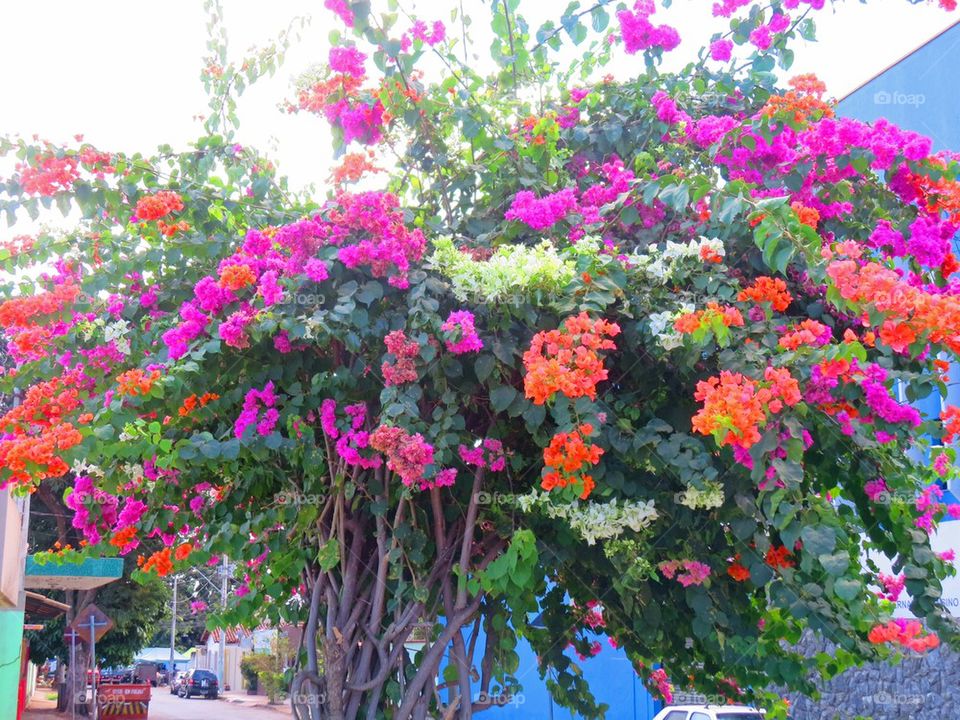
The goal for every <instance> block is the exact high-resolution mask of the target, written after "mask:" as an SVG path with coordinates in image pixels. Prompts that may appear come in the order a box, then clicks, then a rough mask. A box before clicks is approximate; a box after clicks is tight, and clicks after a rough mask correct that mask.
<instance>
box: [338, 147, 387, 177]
mask: <svg viewBox="0 0 960 720" xmlns="http://www.w3.org/2000/svg"><path fill="white" fill-rule="evenodd" d="M371 158H373V151H368V152H367V153H366V154H364V153H359V152H357V153H347V154H346V155H344V156H343V160H341V161H340V164H339V165H338V166H337V167H335V168H334V169H333V172H332V173H330V178H331V180H333V182H334V184H336V185H343V184H344V183H355V182H357V181H358V180H359V179H360V178H362V177H363V176H364V175H366V174H367V173H378V172H383V168H379V167H377V166H376V165H374V164H373V163H372V162H371V161H370V160H371Z"/></svg>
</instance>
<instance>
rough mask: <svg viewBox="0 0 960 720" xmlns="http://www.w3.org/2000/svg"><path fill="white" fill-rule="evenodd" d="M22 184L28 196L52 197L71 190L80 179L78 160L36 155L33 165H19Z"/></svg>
mask: <svg viewBox="0 0 960 720" xmlns="http://www.w3.org/2000/svg"><path fill="white" fill-rule="evenodd" d="M17 170H19V171H20V184H21V185H22V186H23V190H24V192H26V193H27V194H28V195H43V196H45V197H51V196H53V195H56V194H57V193H58V192H61V191H64V190H70V189H71V188H72V187H73V183H74V182H76V180H77V178H78V177H80V174H79V172H77V159H76V158H73V157H57V156H56V155H54V154H52V153H50V154H47V155H36V156H34V158H33V164H32V165H22V164H21V165H18V166H17Z"/></svg>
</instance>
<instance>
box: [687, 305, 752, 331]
mask: <svg viewBox="0 0 960 720" xmlns="http://www.w3.org/2000/svg"><path fill="white" fill-rule="evenodd" d="M720 326H723V327H742V326H743V315H741V314H740V311H739V310H737V308H735V307H733V306H732V305H720V304H719V303H716V302H712V301H711V302H708V303H707V308H706V310H695V311H694V312H689V313H685V314H683V315H681V316H680V317H678V318H677V319H676V320H674V322H673V327H674V329H675V330H676V331H677V332H679V333H683V334H690V333H695V332H697V331H699V330H705V329H713V330H714V332H715V333H716V330H717V329H719V327H720Z"/></svg>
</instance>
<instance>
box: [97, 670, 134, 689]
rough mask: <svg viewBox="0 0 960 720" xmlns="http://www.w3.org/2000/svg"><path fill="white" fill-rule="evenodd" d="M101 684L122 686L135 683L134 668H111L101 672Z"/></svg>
mask: <svg viewBox="0 0 960 720" xmlns="http://www.w3.org/2000/svg"><path fill="white" fill-rule="evenodd" d="M100 682H101V684H108V685H109V684H121V683H132V682H133V668H132V667H109V668H104V669H103V670H101V671H100Z"/></svg>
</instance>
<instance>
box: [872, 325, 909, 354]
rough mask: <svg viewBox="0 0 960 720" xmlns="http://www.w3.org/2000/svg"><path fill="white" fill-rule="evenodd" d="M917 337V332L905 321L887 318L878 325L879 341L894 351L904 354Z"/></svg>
mask: <svg viewBox="0 0 960 720" xmlns="http://www.w3.org/2000/svg"><path fill="white" fill-rule="evenodd" d="M916 339H917V334H916V333H915V332H914V331H913V330H912V329H911V328H910V326H909V325H908V324H906V323H898V322H894V321H893V320H887V321H886V322H884V323H883V325H881V326H880V341H881V342H882V343H883V344H884V345H886V346H887V347H889V348H890V349H891V350H893V351H894V352H898V353H901V354H905V353H906V352H907V350H908V349H909V348H910V345H912V344H913V342H914V341H915V340H916Z"/></svg>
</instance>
